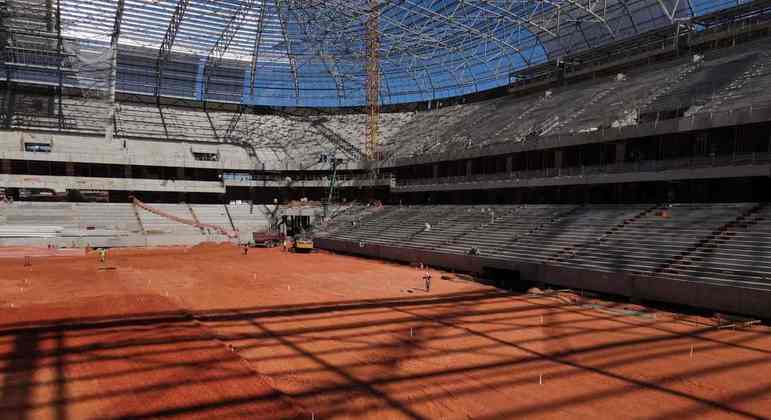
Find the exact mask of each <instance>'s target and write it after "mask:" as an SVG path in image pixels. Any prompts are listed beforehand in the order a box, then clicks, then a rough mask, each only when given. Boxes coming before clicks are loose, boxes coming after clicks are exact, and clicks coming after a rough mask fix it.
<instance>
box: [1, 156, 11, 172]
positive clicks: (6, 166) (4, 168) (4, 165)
mask: <svg viewBox="0 0 771 420" xmlns="http://www.w3.org/2000/svg"><path fill="white" fill-rule="evenodd" d="M10 173H11V161H10V160H8V159H0V174H10Z"/></svg>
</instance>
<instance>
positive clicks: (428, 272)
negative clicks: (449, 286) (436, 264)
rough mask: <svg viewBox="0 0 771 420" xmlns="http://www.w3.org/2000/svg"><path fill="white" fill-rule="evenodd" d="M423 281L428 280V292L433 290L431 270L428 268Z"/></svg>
mask: <svg viewBox="0 0 771 420" xmlns="http://www.w3.org/2000/svg"><path fill="white" fill-rule="evenodd" d="M423 281H425V282H426V293H428V292H430V291H431V272H430V271H428V270H426V271H425V273H423Z"/></svg>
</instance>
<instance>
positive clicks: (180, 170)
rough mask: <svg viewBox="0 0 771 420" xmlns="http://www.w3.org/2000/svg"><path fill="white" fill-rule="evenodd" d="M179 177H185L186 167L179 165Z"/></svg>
mask: <svg viewBox="0 0 771 420" xmlns="http://www.w3.org/2000/svg"><path fill="white" fill-rule="evenodd" d="M177 179H185V168H180V167H177Z"/></svg>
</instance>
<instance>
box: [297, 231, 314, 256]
mask: <svg viewBox="0 0 771 420" xmlns="http://www.w3.org/2000/svg"><path fill="white" fill-rule="evenodd" d="M292 251H294V252H313V239H312V238H310V237H307V236H303V235H299V236H295V238H294V241H292Z"/></svg>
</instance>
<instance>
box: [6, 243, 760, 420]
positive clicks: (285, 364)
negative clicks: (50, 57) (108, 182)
mask: <svg viewBox="0 0 771 420" xmlns="http://www.w3.org/2000/svg"><path fill="white" fill-rule="evenodd" d="M103 268H104V267H103ZM420 274H421V273H420V272H418V271H417V270H415V269H414V268H410V267H406V266H400V265H394V264H388V263H383V262H377V261H371V260H365V259H358V258H353V257H344V256H336V255H330V254H326V253H316V254H310V255H295V254H290V253H283V252H281V250H280V249H252V250H251V251H250V252H249V254H248V255H247V256H242V255H240V250H239V249H237V248H235V247H230V246H212V245H204V246H199V247H195V248H192V249H186V248H175V249H160V250H122V251H111V253H110V255H109V258H108V267H106V269H100V266H99V263H98V262H97V258H96V255H94V254H91V255H88V256H84V257H53V258H37V259H35V260H34V261H33V265H32V266H31V267H24V264H23V259H22V258H17V259H4V260H2V268H1V269H0V418H20V419H28V418H42V419H49V418H51V419H54V418H55V419H81V418H99V419H107V418H189V417H192V418H233V417H241V418H305V419H310V418H312V417H315V418H316V419H328V418H378V419H381V418H413V419H416V418H420V419H422V418H426V419H428V418H432V419H433V418H475V419H500V418H522V417H530V418H568V417H569V418H577V417H583V418H585V417H592V418H594V419H617V418H655V419H664V418H687V417H690V418H705V417H711V418H764V416H769V415H771V331H769V329H768V328H767V327H764V326H753V327H752V328H749V329H738V330H733V329H716V328H714V327H713V325H712V324H711V321H710V320H708V319H701V318H695V317H688V318H683V317H678V316H674V315H672V314H669V313H664V312H653V311H647V312H644V313H639V312H629V313H623V312H621V311H619V310H618V308H617V309H614V310H608V309H603V308H601V307H598V305H587V304H585V303H584V302H580V301H578V299H577V297H576V296H573V295H570V294H555V295H549V296H546V295H523V294H510V293H503V292H500V291H498V290H496V289H494V288H491V287H488V286H484V285H481V284H478V283H473V282H470V281H464V280H461V279H458V278H456V277H452V278H451V279H449V280H447V279H440V278H439V274H438V273H437V274H436V275H435V276H434V281H433V285H432V289H431V291H430V292H425V291H423V290H422V284H421V280H420ZM605 305H608V306H610V305H612V304H610V303H606V304H605ZM617 306H623V305H620V304H617Z"/></svg>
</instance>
